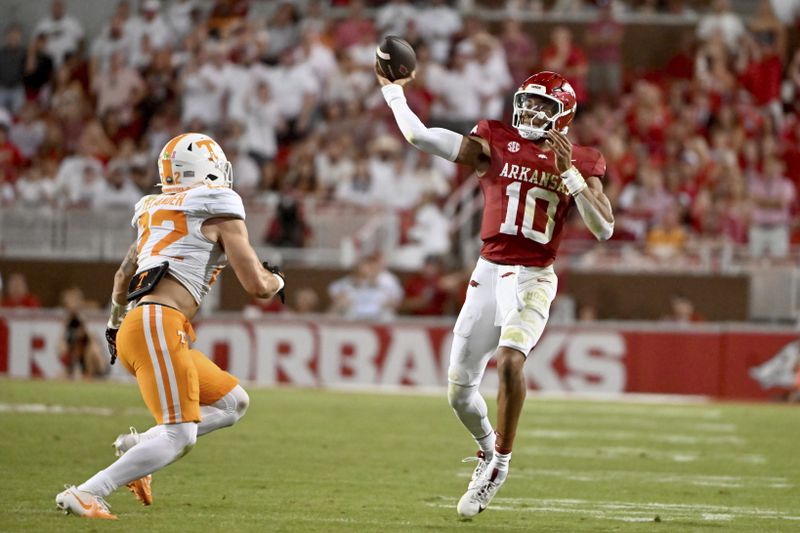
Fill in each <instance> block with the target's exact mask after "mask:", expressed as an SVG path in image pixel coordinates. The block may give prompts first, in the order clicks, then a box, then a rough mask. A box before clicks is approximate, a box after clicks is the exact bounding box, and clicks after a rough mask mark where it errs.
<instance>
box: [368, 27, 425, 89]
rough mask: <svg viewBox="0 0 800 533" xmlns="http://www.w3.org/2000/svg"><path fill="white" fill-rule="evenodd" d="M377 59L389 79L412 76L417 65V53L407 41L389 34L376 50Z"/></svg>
mask: <svg viewBox="0 0 800 533" xmlns="http://www.w3.org/2000/svg"><path fill="white" fill-rule="evenodd" d="M375 60H376V61H377V63H378V69H379V70H380V72H381V74H382V75H383V76H384V77H385V78H386V79H388V80H389V81H394V80H398V79H401V78H407V77H409V76H411V73H412V72H414V69H415V68H416V67H417V54H415V53H414V49H413V48H412V47H411V45H410V44H408V42H407V41H405V40H403V39H401V38H400V37H396V36H394V35H388V36H386V37H384V39H383V40H382V41H381V42H380V44H379V45H378V48H377V50H375Z"/></svg>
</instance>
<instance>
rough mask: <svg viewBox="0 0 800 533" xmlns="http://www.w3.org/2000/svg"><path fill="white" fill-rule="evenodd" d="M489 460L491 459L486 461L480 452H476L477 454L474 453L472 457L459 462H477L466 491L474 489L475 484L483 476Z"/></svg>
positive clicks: (484, 455)
mask: <svg viewBox="0 0 800 533" xmlns="http://www.w3.org/2000/svg"><path fill="white" fill-rule="evenodd" d="M490 460H491V459H486V454H485V453H483V451H481V450H478V453H476V454H475V455H474V456H473V457H466V458H464V459H462V460H461V462H462V463H471V462H473V461H477V462H478V464H477V465H475V470H473V471H472V478H471V479H470V480H469V486H468V487H467V490H469V489H472V488H474V487H475V482H476V481H477V480H478V479H479V478H480V477H481V476H482V475H483V472H484V471H485V470H486V467H487V466H488V465H489V461H490Z"/></svg>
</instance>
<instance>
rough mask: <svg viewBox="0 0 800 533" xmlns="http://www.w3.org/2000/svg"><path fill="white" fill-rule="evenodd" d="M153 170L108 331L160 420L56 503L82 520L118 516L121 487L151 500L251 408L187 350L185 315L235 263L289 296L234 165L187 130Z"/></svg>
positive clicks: (249, 281)
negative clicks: (268, 258) (256, 238)
mask: <svg viewBox="0 0 800 533" xmlns="http://www.w3.org/2000/svg"><path fill="white" fill-rule="evenodd" d="M158 169H159V174H160V177H161V188H162V194H157V195H150V196H145V197H144V198H142V199H141V200H140V201H139V202H138V203H137V204H136V210H135V215H134V217H133V225H134V227H137V228H138V236H137V239H136V242H135V243H134V244H133V245H131V247H130V250H129V251H128V254H127V256H126V257H125V259H124V260H123V262H122V264H121V265H120V268H119V270H117V273H116V275H115V276H114V289H113V293H112V313H111V317H110V319H109V322H108V329H107V330H106V337H107V340H108V344H109V351H110V353H111V355H112V363H113V361H114V359H116V358H117V357H118V358H119V360H120V361H121V362H122V364H123V365H124V366H125V368H127V369H128V371H129V372H130V373H131V374H133V375H134V376H135V377H136V381H137V382H138V384H139V390H140V391H141V393H142V397H143V398H144V401H145V404H147V407H148V409H149V410H150V412H151V413H152V414H153V417H154V418H155V421H156V425H155V426H154V427H152V428H150V429H149V430H148V431H146V432H144V433H141V434H139V433H136V431H135V430H132V431H131V433H130V434H124V435H120V436H119V437H118V438H117V440H116V441H115V442H114V447H115V448H116V451H117V455H118V456H120V457H119V459H117V461H116V462H114V463H113V464H112V465H110V466H109V467H108V468H106V469H104V470H101V471H100V472H98V473H97V474H95V475H94V476H92V477H91V478H89V479H88V480H87V481H86V482H84V483H83V484H81V485H78V486H77V487H75V486H67V487H66V490H64V491H63V492H61V493H59V494H58V495H57V496H56V505H57V506H58V508H59V509H62V510H64V511H66V512H67V513H73V514H76V515H79V516H84V517H90V518H106V519H114V518H116V516H114V515H113V514H111V512H110V510H109V508H108V505H107V504H106V502H105V500H104V498H105V497H106V496H108V495H109V494H111V493H112V492H113V491H114V490H116V489H117V488H118V487H120V486H122V485H128V487H129V489H130V490H131V491H132V492H133V493H134V494H135V495H136V497H137V498H138V499H139V500H140V501H142V503H144V504H145V505H149V504H150V503H151V502H152V494H151V491H150V479H151V477H150V475H151V474H152V473H153V472H155V471H156V470H160V469H161V468H164V467H165V466H167V465H168V464H170V463H172V462H173V461H175V460H177V459H179V458H180V457H182V456H183V455H184V454H186V453H187V452H188V451H189V450H190V449H191V448H192V446H194V444H195V441H196V439H197V437H198V436H200V435H204V434H206V433H208V432H210V431H214V430H215V429H220V428H223V427H227V426H231V425H233V424H234V423H236V422H237V421H238V420H239V419H240V418H241V417H242V416H243V415H244V413H245V411H246V410H247V406H248V402H249V398H248V396H247V393H246V392H245V391H244V389H243V388H242V387H241V386H240V385H239V382H238V380H237V379H236V378H235V377H234V376H232V375H231V374H229V373H228V372H225V371H223V370H222V369H220V368H219V367H217V366H216V365H215V364H214V363H213V362H212V361H211V360H210V359H208V358H207V357H205V356H204V355H203V354H202V353H201V352H199V351H197V350H193V349H191V347H190V342H193V341H194V331H193V330H192V326H191V324H190V322H189V320H191V319H192V317H194V315H195V314H196V313H197V310H198V308H199V307H200V303H201V301H202V299H203V297H204V296H205V295H206V294H207V293H208V290H209V288H210V286H211V285H212V284H213V283H214V281H215V280H216V277H217V275H218V274H219V272H220V271H221V270H222V269H223V268H224V267H225V265H226V264H227V263H228V261H230V263H231V266H233V270H234V272H235V273H236V277H237V278H238V279H239V281H240V282H241V284H242V286H243V287H244V289H245V290H246V291H247V292H248V293H250V294H251V295H252V296H257V297H259V298H270V297H272V296H274V295H276V294H277V295H279V296H280V297H281V299H283V296H284V276H283V274H282V273H281V272H280V271H279V270H278V269H277V268H276V267H273V266H270V265H269V264H266V263H264V264H262V263H261V261H259V259H258V257H257V256H256V253H255V250H253V248H252V246H250V243H249V240H248V236H247V228H246V226H245V224H244V218H245V213H244V206H243V205H242V199H241V198H240V197H239V195H238V194H237V193H236V192H234V191H233V189H231V183H232V169H231V164H230V162H228V160H227V158H226V157H225V154H224V153H223V151H222V149H221V148H220V147H219V145H218V144H217V143H216V142H214V140H213V139H211V138H210V137H208V136H207V135H203V134H200V133H184V134H182V135H179V136H177V137H175V138H174V139H172V140H170V141H169V142H168V143H167V144H166V146H165V147H164V149H163V150H162V152H161V154H160V156H159V161H158ZM129 302H130V305H129ZM131 307H132V309H130V311H129V308H131Z"/></svg>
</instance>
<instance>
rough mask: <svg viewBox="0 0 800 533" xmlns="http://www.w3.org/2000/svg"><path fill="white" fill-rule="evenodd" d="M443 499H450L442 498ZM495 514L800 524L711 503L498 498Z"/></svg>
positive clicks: (780, 515)
mask: <svg viewBox="0 0 800 533" xmlns="http://www.w3.org/2000/svg"><path fill="white" fill-rule="evenodd" d="M442 500H448V501H449V500H450V499H449V498H444V497H443V498H442ZM427 505H429V506H431V507H437V508H452V507H453V506H454V503H444V501H443V502H441V503H437V502H429V503H428V504H427ZM489 509H490V510H492V511H513V512H527V513H570V514H582V515H586V516H590V517H593V518H601V519H606V520H621V521H624V522H653V521H655V517H656V516H658V517H659V520H660V521H664V522H670V521H675V520H706V521H719V522H729V521H731V520H734V519H736V518H744V517H748V518H761V519H772V520H792V521H800V516H797V515H790V514H788V513H786V512H784V511H778V510H775V509H762V508H759V507H727V506H723V505H710V504H680V503H661V502H622V501H592V500H578V499H548V498H541V499H540V498H502V497H500V498H495V499H494V501H493V502H492V505H491V506H490V507H489Z"/></svg>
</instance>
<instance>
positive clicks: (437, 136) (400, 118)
mask: <svg viewBox="0 0 800 533" xmlns="http://www.w3.org/2000/svg"><path fill="white" fill-rule="evenodd" d="M381 91H382V92H383V97H384V99H385V100H386V103H387V104H389V107H390V108H391V110H392V113H394V119H395V121H396V122H397V126H398V127H399V128H400V131H401V132H402V133H403V136H404V137H405V138H406V140H407V141H408V142H409V143H411V144H412V145H413V146H415V147H416V148H419V149H420V150H422V151H423V152H427V153H429V154H433V155H438V156H439V157H443V158H445V159H447V160H448V161H455V160H456V158H457V157H458V152H459V150H461V141H462V140H463V139H464V136H463V135H461V134H460V133H456V132H454V131H450V130H446V129H443V128H427V127H426V126H425V124H423V123H422V121H421V120H420V119H419V117H417V115H415V114H414V112H413V111H411V108H409V107H408V103H407V102H406V97H405V94H403V88H402V87H400V86H399V85H397V84H394V83H392V84H389V85H385V86H384V87H382V88H381Z"/></svg>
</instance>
